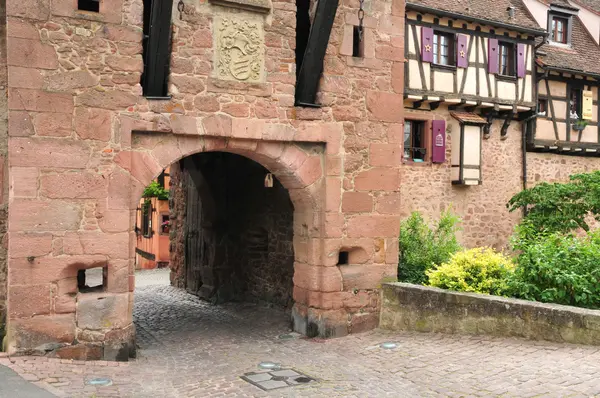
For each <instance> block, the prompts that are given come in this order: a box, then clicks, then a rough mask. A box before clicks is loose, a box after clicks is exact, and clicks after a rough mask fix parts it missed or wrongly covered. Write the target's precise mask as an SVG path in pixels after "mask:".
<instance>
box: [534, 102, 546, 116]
mask: <svg viewBox="0 0 600 398" xmlns="http://www.w3.org/2000/svg"><path fill="white" fill-rule="evenodd" d="M541 104H544V105H543V106H540V105H541ZM541 108H544V109H543V113H542V110H541ZM536 113H537V115H538V116H542V117H548V99H547V98H538V103H537V112H536Z"/></svg>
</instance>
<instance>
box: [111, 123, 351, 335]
mask: <svg viewBox="0 0 600 398" xmlns="http://www.w3.org/2000/svg"><path fill="white" fill-rule="evenodd" d="M132 137H133V142H132V150H131V151H129V152H127V153H121V154H120V155H119V156H118V157H117V159H116V161H117V164H120V165H121V167H122V168H123V171H122V172H129V173H130V178H131V180H130V181H131V186H132V190H131V199H132V200H131V202H130V203H131V206H132V207H131V208H130V211H131V212H134V211H135V206H136V205H137V199H138V198H139V197H140V196H141V193H142V190H143V187H144V186H145V185H147V184H148V183H149V182H150V181H151V180H152V179H153V178H155V177H156V176H157V175H158V174H159V173H160V172H161V171H162V170H163V169H164V168H166V167H167V166H169V165H171V164H173V163H174V162H176V161H178V160H180V159H184V158H186V157H188V156H191V155H194V154H198V153H210V152H228V153H234V154H237V155H242V156H244V157H246V158H248V159H251V160H253V161H255V162H257V163H259V164H261V165H262V166H264V167H265V168H267V169H268V170H269V171H270V172H272V173H273V174H274V175H275V177H276V178H277V179H278V180H279V181H280V182H281V184H282V185H283V186H284V187H285V188H286V189H287V190H288V193H289V196H290V199H291V201H292V203H293V206H294V253H295V262H294V301H295V306H294V310H293V312H294V327H295V329H296V330H297V331H299V332H301V333H304V334H306V333H311V331H310V330H308V325H309V323H312V324H314V326H312V328H316V331H317V332H316V333H321V334H322V335H325V334H328V335H334V334H335V332H334V330H335V327H336V326H334V325H331V324H328V323H327V320H326V319H325V318H323V317H322V314H318V315H316V316H315V310H316V308H314V307H313V308H312V309H311V311H310V314H309V311H308V304H309V303H308V300H307V299H308V298H309V296H310V300H312V303H313V305H314V303H315V300H318V297H319V294H320V293H321V292H328V291H339V290H341V288H342V282H341V280H342V278H341V274H340V271H339V269H338V268H337V267H323V266H321V264H322V261H321V260H322V250H323V245H322V242H323V223H324V217H323V216H324V214H323V203H322V202H323V198H324V192H325V178H324V172H323V162H324V159H323V154H324V146H323V145H322V144H318V143H314V144H309V145H304V148H302V147H301V146H300V145H298V144H296V143H293V142H276V141H258V140H248V139H238V138H227V139H225V138H223V137H211V136H203V137H198V136H177V135H173V134H169V133H144V132H133V134H132ZM182 148H184V149H183V150H182ZM109 206H110V204H109ZM132 214H133V213H132ZM130 219H134V218H133V215H132V216H131V217H130ZM132 227H133V226H132ZM134 244H135V243H134V242H131V243H130V245H134ZM336 259H337V256H336ZM304 291H307V292H309V294H304ZM311 316H312V317H313V318H311V319H312V320H311V321H309V317H311ZM317 322H318V323H320V325H319V324H318V323H317ZM319 329H320V330H322V332H321V331H320V330H319ZM325 330H328V332H325ZM312 333H315V332H312Z"/></svg>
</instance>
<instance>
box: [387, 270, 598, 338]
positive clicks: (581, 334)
mask: <svg viewBox="0 0 600 398" xmlns="http://www.w3.org/2000/svg"><path fill="white" fill-rule="evenodd" d="M379 326H380V327H381V328H383V329H390V330H405V331H422V332H441V333H451V334H475V335H492V336H500V337H523V338H527V339H531V340H547V341H556V342H567V343H574V344H590V345H600V310H591V309H586V308H578V307H571V306H566V305H560V304H549V303H540V302H536V301H527V300H520V299H514V298H507V297H499V296H490V295H486V294H477V293H465V292H455V291H450V290H444V289H439V288H434V287H428V286H420V285H412V284H409V283H400V282H395V283H385V284H384V285H383V289H382V308H381V315H380V325H379Z"/></svg>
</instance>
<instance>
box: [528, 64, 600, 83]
mask: <svg viewBox="0 0 600 398" xmlns="http://www.w3.org/2000/svg"><path fill="white" fill-rule="evenodd" d="M542 62H543V61H542ZM538 66H539V67H540V68H542V69H547V70H549V71H555V72H566V73H570V74H573V75H581V76H586V77H593V78H594V79H597V80H600V74H599V73H593V72H584V71H581V70H577V69H570V68H564V67H562V66H552V65H547V64H546V65H539V64H538Z"/></svg>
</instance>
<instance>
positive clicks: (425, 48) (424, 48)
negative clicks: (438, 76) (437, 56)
mask: <svg viewBox="0 0 600 398" xmlns="http://www.w3.org/2000/svg"><path fill="white" fill-rule="evenodd" d="M421 60H422V61H423V62H433V29H432V28H426V27H425V26H422V27H421Z"/></svg>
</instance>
